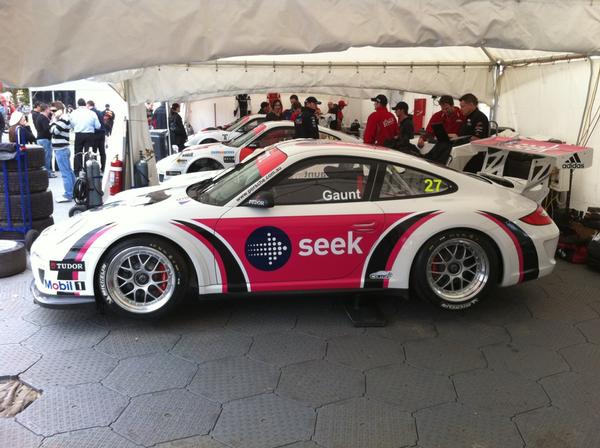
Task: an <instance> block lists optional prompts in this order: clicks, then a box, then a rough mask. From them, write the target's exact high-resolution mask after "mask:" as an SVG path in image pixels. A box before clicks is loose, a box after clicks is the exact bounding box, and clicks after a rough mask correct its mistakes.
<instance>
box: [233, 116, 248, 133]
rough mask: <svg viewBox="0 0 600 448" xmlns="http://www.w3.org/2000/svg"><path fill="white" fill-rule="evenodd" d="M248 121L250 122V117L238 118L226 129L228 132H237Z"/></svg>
mask: <svg viewBox="0 0 600 448" xmlns="http://www.w3.org/2000/svg"><path fill="white" fill-rule="evenodd" d="M248 120H250V116H249V115H246V116H244V117H241V118H239V119H238V120H236V121H234V122H233V123H232V124H231V126H229V127H228V128H227V130H228V131H232V132H233V131H237V130H238V129H239V128H241V127H242V126H244V123H247V122H248Z"/></svg>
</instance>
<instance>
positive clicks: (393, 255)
mask: <svg viewBox="0 0 600 448" xmlns="http://www.w3.org/2000/svg"><path fill="white" fill-rule="evenodd" d="M440 213H442V212H434V213H430V214H429V215H426V216H422V217H421V218H419V219H418V220H417V221H416V222H414V223H413V224H412V225H411V226H410V227H409V228H408V229H406V231H405V232H404V233H403V234H402V235H401V236H400V239H399V240H398V242H397V243H396V245H395V246H394V249H393V250H392V253H391V254H390V256H389V258H388V261H387V263H386V265H385V270H386V271H391V270H392V266H393V265H394V261H396V257H398V254H399V253H400V251H401V250H402V247H403V246H404V243H406V241H407V240H408V239H409V238H410V236H411V235H412V234H413V233H414V232H415V231H416V230H417V229H418V228H419V227H421V226H422V225H423V224H425V223H426V222H427V221H429V220H430V219H432V218H435V217H436V216H438V215H439V214H440ZM389 283H390V281H389V279H387V278H386V279H384V280H383V287H384V288H387V287H388V286H389Z"/></svg>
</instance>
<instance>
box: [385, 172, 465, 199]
mask: <svg viewBox="0 0 600 448" xmlns="http://www.w3.org/2000/svg"><path fill="white" fill-rule="evenodd" d="M453 188H454V185H453V184H452V183H450V182H449V181H447V180H446V179H442V178H440V177H439V176H436V175H434V174H431V173H426V172H424V171H417V170H414V169H412V168H407V167H405V166H401V165H392V164H388V165H386V168H385V175H384V176H383V183H382V185H381V190H380V192H379V195H378V197H377V199H378V200H385V199H401V198H404V197H410V196H428V195H433V194H439V193H443V192H448V191H450V190H452V189H453Z"/></svg>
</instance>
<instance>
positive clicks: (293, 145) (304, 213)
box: [31, 140, 558, 316]
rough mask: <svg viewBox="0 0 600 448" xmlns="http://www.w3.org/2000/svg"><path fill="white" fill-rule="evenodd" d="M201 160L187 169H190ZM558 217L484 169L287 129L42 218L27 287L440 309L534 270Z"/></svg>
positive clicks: (545, 268) (44, 292)
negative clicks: (276, 138)
mask: <svg viewBox="0 0 600 448" xmlns="http://www.w3.org/2000/svg"><path fill="white" fill-rule="evenodd" d="M198 174H201V173H198ZM557 241H558V228H557V227H556V225H555V224H554V223H553V222H552V220H551V219H550V218H549V217H548V215H547V214H546V213H545V211H544V209H543V208H541V207H539V206H538V205H537V204H536V203H535V202H533V201H531V200H529V199H527V198H524V197H523V196H521V195H518V194H516V193H514V192H513V191H511V190H510V189H507V188H505V187H502V186H498V185H495V184H493V183H492V182H491V181H486V180H485V179H482V178H478V177H477V176H471V175H467V174H464V173H460V172H457V171H454V170H452V169H449V168H446V167H443V166H439V165H434V164H432V163H429V162H427V161H425V160H422V159H418V158H415V157H412V156H409V155H405V154H402V153H399V152H396V151H392V150H387V149H382V148H376V147H372V146H366V145H362V144H351V143H343V142H334V141H317V140H294V141H290V142H282V143H279V144H276V145H273V146H271V147H269V148H266V149H265V150H264V151H263V152H262V153H255V154H253V155H252V156H250V157H248V159H246V160H245V161H244V162H243V163H241V164H238V165H235V166H233V167H231V168H229V169H227V170H224V171H222V172H221V173H220V174H218V175H217V176H215V177H212V176H207V177H206V178H204V179H202V180H200V181H197V179H196V181H194V182H193V183H191V184H190V185H181V184H174V185H172V186H169V185H161V186H158V187H149V188H145V189H140V190H137V191H135V192H126V193H125V194H123V195H122V196H121V195H117V196H116V200H114V201H113V202H110V203H108V204H106V205H105V206H103V207H101V208H99V209H93V210H89V211H86V212H84V213H81V214H80V215H77V216H76V217H73V218H70V219H68V220H66V221H64V222H62V223H59V224H57V225H54V226H52V227H49V228H48V229H46V230H45V231H44V232H42V234H41V235H40V237H39V238H38V239H37V240H36V241H35V243H34V244H33V247H32V249H31V266H32V271H33V274H34V278H35V280H34V283H33V284H32V291H33V294H34V297H35V301H36V302H37V303H39V304H41V305H44V306H50V307H67V306H70V305H74V304H82V303H93V302H94V301H95V300H99V301H102V302H104V303H106V304H107V305H108V306H110V307H112V308H115V309H116V310H119V311H121V312H126V313H132V314H136V315H141V316H153V315H157V314H162V313H164V312H167V311H169V310H170V309H172V308H173V307H174V306H176V305H177V304H178V303H179V302H181V300H182V299H183V298H184V297H185V296H186V294H188V292H189V291H190V288H193V289H194V290H195V291H197V292H198V294H199V297H208V296H210V295H213V294H227V293H253V292H265V291H275V292H285V291H327V290H355V291H358V290H371V291H377V290H382V289H392V290H410V292H411V293H412V294H414V295H416V296H418V297H421V298H423V299H426V300H428V301H430V302H432V303H434V304H436V305H437V306H439V307H442V308H446V309H463V308H468V307H470V306H472V305H473V304H475V303H477V302H478V301H479V300H480V299H482V298H483V297H485V295H486V293H488V292H489V290H490V289H491V288H494V287H495V286H509V285H515V284H517V283H520V282H523V281H526V280H533V279H536V278H538V277H541V276H544V275H548V274H549V273H550V272H551V271H552V269H553V268H554V265H555V260H554V258H553V257H554V252H555V249H556V245H557Z"/></svg>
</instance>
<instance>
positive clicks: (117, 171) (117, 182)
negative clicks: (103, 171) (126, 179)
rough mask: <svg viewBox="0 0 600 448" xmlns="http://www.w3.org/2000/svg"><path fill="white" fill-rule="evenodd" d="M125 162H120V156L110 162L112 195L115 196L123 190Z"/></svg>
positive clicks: (109, 178) (109, 180)
mask: <svg viewBox="0 0 600 448" xmlns="http://www.w3.org/2000/svg"><path fill="white" fill-rule="evenodd" d="M122 176H123V162H121V161H120V160H119V156H115V159H114V160H113V161H112V162H110V173H109V177H108V183H109V185H110V190H109V191H110V195H111V196H113V195H115V194H117V193H119V192H120V191H121V190H122V189H123V184H122V182H123V179H122Z"/></svg>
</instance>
